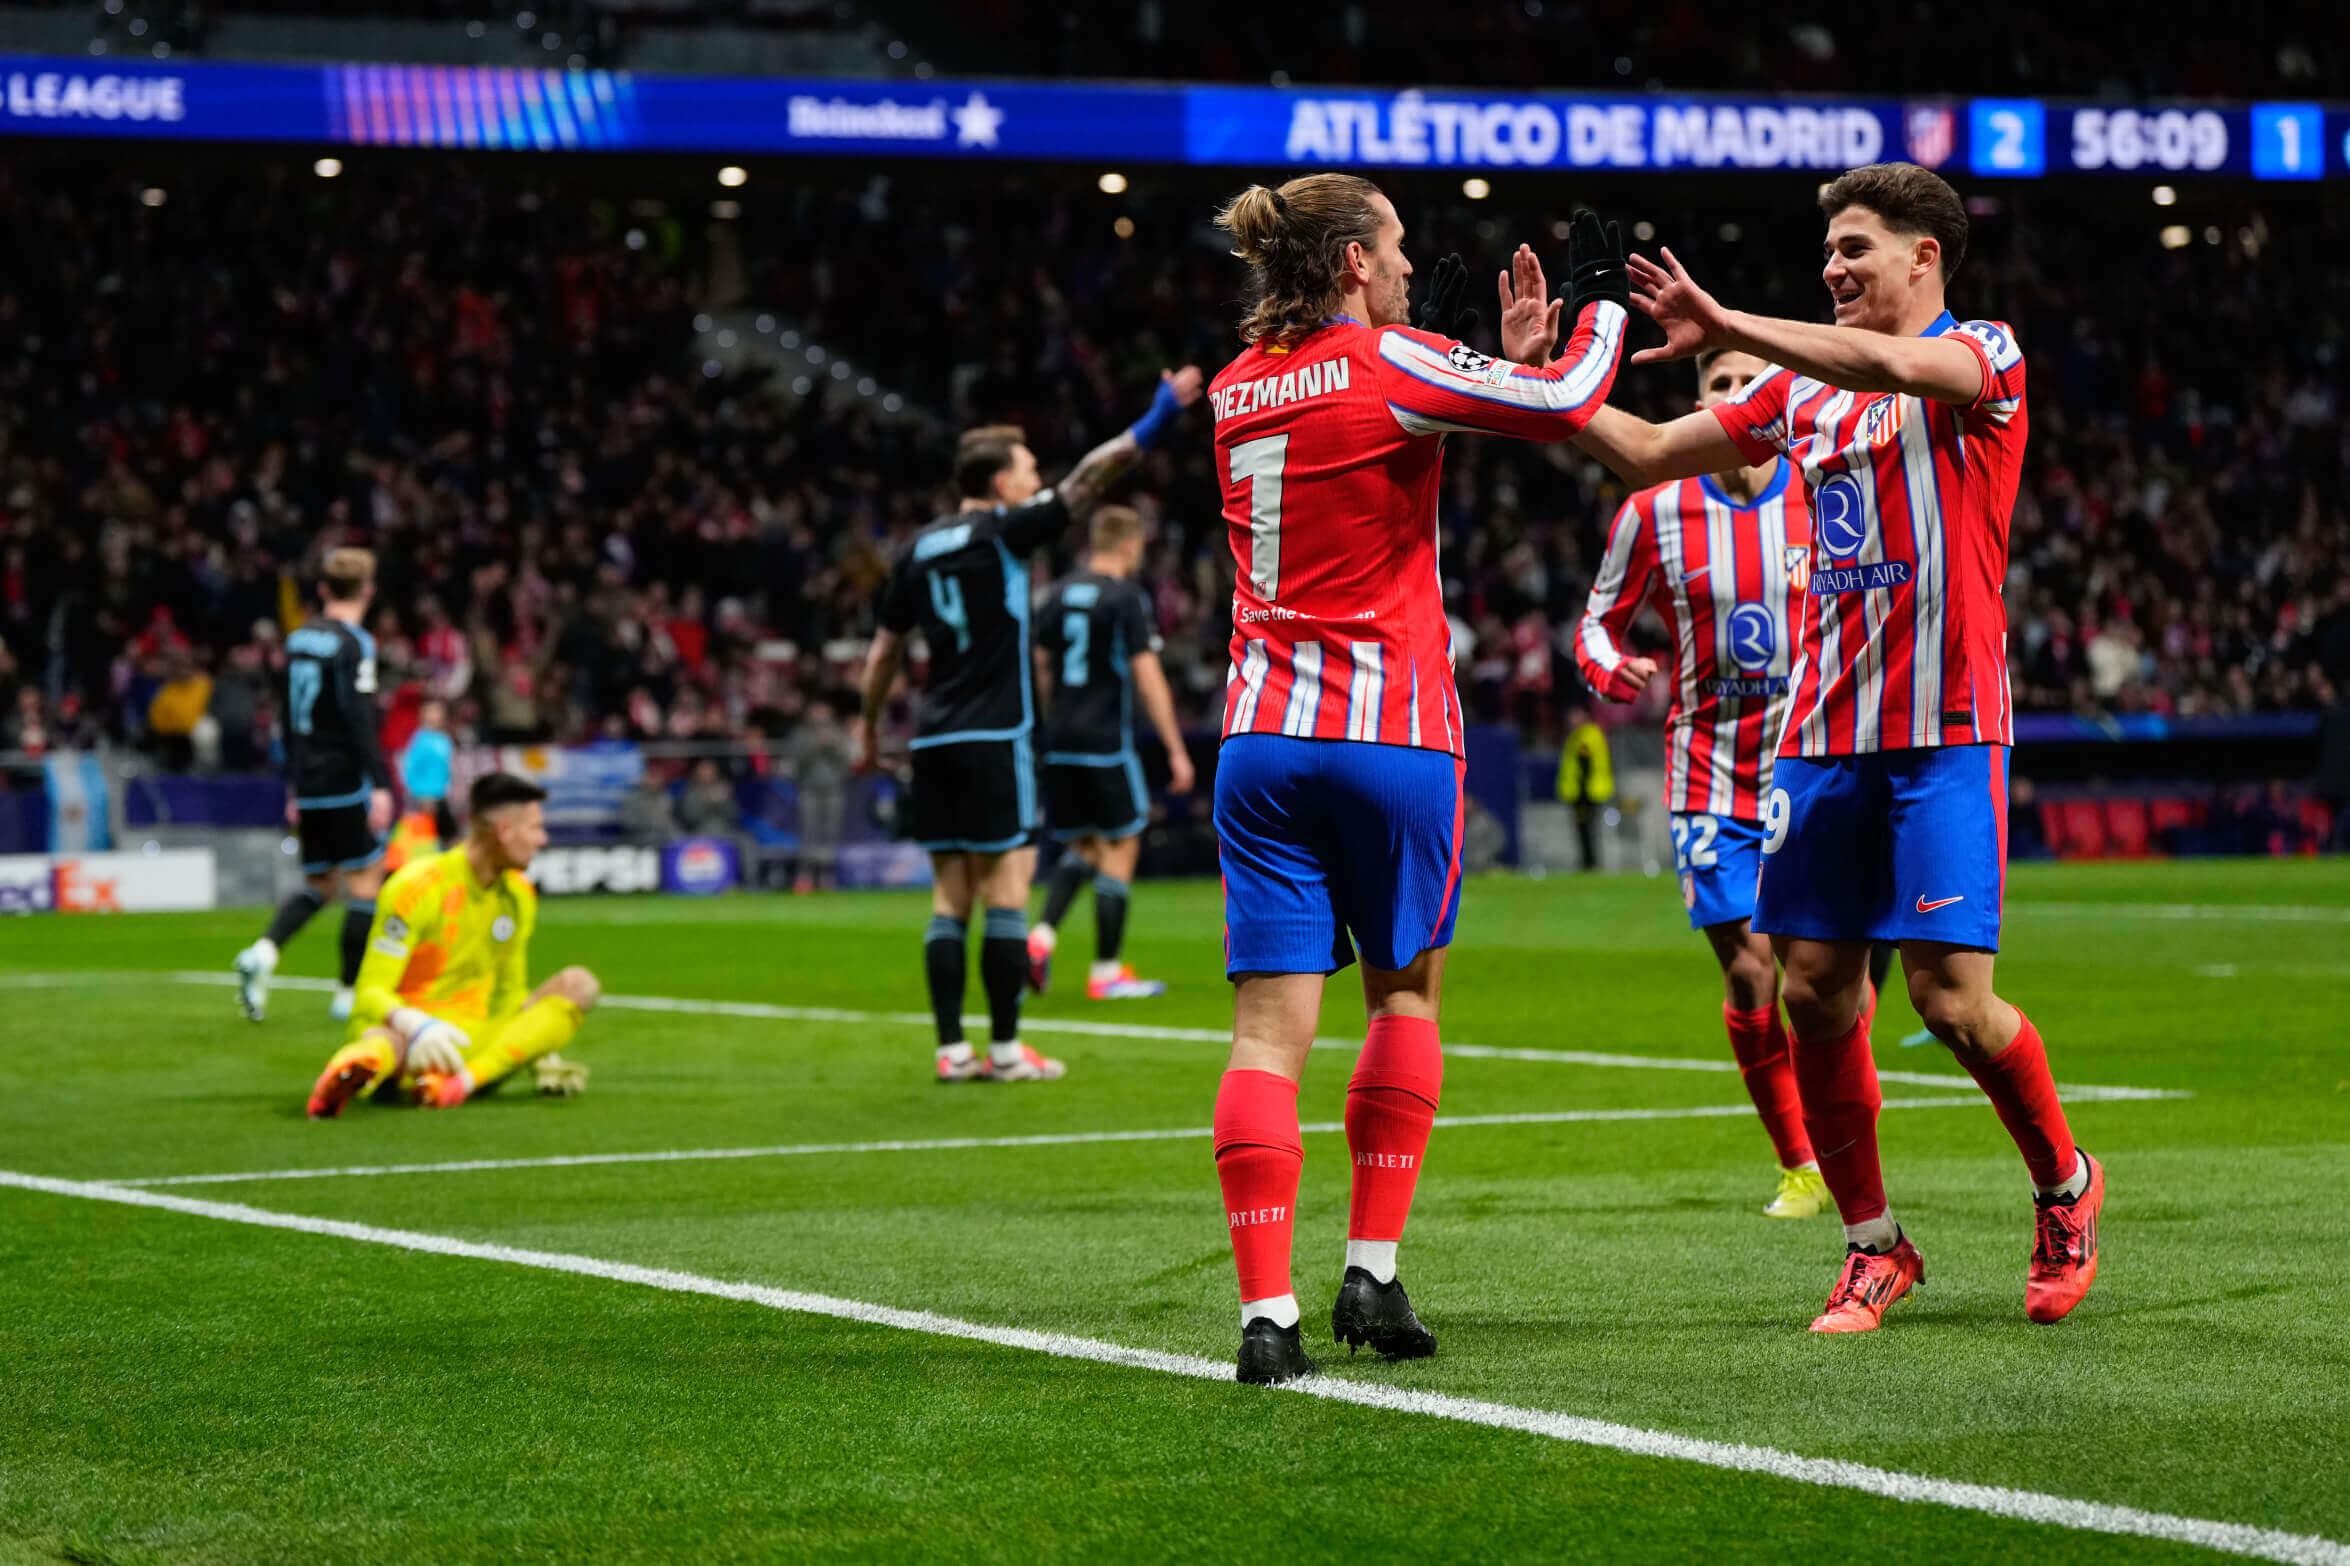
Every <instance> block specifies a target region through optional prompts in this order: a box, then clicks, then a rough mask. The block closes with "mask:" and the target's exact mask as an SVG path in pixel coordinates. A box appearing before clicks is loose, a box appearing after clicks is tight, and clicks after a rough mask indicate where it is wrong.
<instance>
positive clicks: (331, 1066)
mask: <svg viewBox="0 0 2350 1566" xmlns="http://www.w3.org/2000/svg"><path fill="white" fill-rule="evenodd" d="M391 1069H392V1051H391V1047H390V1046H389V1045H387V1044H385V1043H384V1042H383V1041H382V1040H380V1039H361V1040H360V1041H359V1042H358V1043H356V1044H346V1045H344V1046H343V1047H342V1048H341V1049H339V1050H337V1051H335V1058H334V1059H332V1060H330V1061H328V1062H327V1063H326V1069H325V1070H324V1071H322V1072H320V1073H319V1074H318V1080H317V1082H315V1083H313V1084H312V1085H311V1088H310V1118H311V1119H313V1120H332V1119H334V1117H335V1116H337V1115H339V1114H341V1113H342V1112H343V1106H344V1105H345V1104H348V1103H349V1102H351V1100H353V1099H355V1098H357V1097H358V1096H359V1095H360V1094H362V1093H364V1092H366V1091H367V1090H368V1089H370V1088H372V1087H374V1086H375V1085H376V1084H377V1083H378V1082H380V1081H382V1080H383V1076H384V1073H385V1072H387V1071H389V1070H391Z"/></svg>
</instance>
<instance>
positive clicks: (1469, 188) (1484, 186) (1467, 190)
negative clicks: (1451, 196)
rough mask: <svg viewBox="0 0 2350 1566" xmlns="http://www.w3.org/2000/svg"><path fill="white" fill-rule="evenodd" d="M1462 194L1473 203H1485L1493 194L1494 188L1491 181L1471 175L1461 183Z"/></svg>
mask: <svg viewBox="0 0 2350 1566" xmlns="http://www.w3.org/2000/svg"><path fill="white" fill-rule="evenodd" d="M1461 194H1462V195H1464V196H1466V197H1468V198H1469V199H1470V200H1471V201H1483V200H1484V199H1485V198H1486V197H1487V196H1490V195H1492V194H1493V186H1492V184H1491V183H1490V182H1489V181H1486V180H1481V179H1479V178H1477V177H1476V176H1475V175H1471V176H1470V177H1469V178H1467V179H1464V180H1462V181H1461Z"/></svg>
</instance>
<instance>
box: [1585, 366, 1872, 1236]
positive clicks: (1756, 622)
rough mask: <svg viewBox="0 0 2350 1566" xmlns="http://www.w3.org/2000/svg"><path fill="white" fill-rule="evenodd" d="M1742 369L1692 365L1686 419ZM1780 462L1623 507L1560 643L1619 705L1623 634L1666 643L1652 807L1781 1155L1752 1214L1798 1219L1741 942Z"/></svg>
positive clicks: (1773, 716)
mask: <svg viewBox="0 0 2350 1566" xmlns="http://www.w3.org/2000/svg"><path fill="white" fill-rule="evenodd" d="M1769 371H1770V366H1769V365H1767V364H1765V363H1763V361H1762V360H1760V359H1758V358H1756V357H1754V355H1752V354H1747V353H1739V352H1736V351H1734V350H1729V349H1707V350H1705V351H1703V352H1701V353H1700V354H1698V356H1697V388H1698V395H1697V406H1698V407H1700V408H1710V407H1712V406H1713V405H1714V404H1716V403H1719V402H1726V401H1728V400H1729V399H1730V398H1732V397H1735V396H1736V395H1738V394H1739V393H1740V392H1742V391H1744V390H1745V389H1746V388H1747V386H1748V385H1750V384H1752V383H1753V382H1754V381H1756V380H1758V379H1760V378H1761V377H1762V376H1764V375H1766V374H1768V373H1769ZM1805 494H1806V492H1805V490H1804V487H1803V485H1802V484H1801V483H1800V482H1796V481H1793V480H1792V477H1791V470H1790V469H1789V466H1788V464H1787V463H1786V461H1784V460H1783V459H1774V460H1773V461H1770V462H1765V463H1759V464H1756V465H1755V466H1752V467H1736V468H1731V469H1729V470H1727V471H1725V472H1722V473H1709V474H1703V475H1700V476H1699V477H1696V478H1686V479H1676V480H1674V481H1673V482H1672V483H1669V484H1659V485H1656V486H1655V487H1654V488H1651V489H1644V490H1641V491H1640V492H1638V493H1637V494H1635V495H1633V496H1632V498H1631V499H1629V500H1627V501H1625V502H1624V507H1623V509H1622V510H1621V511H1620V512H1618V513H1617V514H1616V520H1615V524H1614V525H1613V526H1612V527H1611V528H1610V529H1609V530H1608V541H1607V554H1606V556H1605V558H1603V559H1602V560H1601V562H1600V567H1599V576H1598V579H1597V580H1596V581H1594V582H1593V583H1592V585H1591V602H1590V605H1589V607H1588V608H1586V609H1585V611H1584V614H1583V623H1582V625H1581V626H1580V627H1578V629H1577V632H1576V636H1575V662H1576V663H1577V664H1578V665H1579V666H1580V667H1581V669H1582V671H1583V678H1584V681H1585V682H1586V683H1587V684H1589V685H1590V687H1591V688H1592V690H1594V691H1596V692H1597V693H1598V694H1599V695H1601V696H1602V697H1605V698H1607V699H1609V700H1612V701H1630V700H1631V699H1632V698H1633V697H1635V696H1637V695H1639V694H1640V691H1641V690H1642V689H1643V688H1644V687H1645V686H1646V685H1647V684H1648V682H1649V681H1650V680H1651V679H1654V678H1655V677H1656V676H1657V674H1658V672H1659V670H1658V665H1657V661H1656V660H1655V659H1653V658H1645V657H1640V656H1637V655H1632V654H1628V653H1627V652H1626V651H1625V648H1624V640H1625V636H1626V633H1628V632H1629V631H1630V630H1631V628H1632V622H1633V621H1634V620H1635V619H1637V618H1638V617H1639V616H1640V614H1641V613H1642V611H1644V610H1647V609H1654V610H1655V611H1656V613H1657V614H1658V616H1659V617H1661V618H1662V619H1663V621H1664V624H1665V630H1666V633H1667V635H1668V636H1669V637H1670V638H1671V641H1672V646H1673V652H1672V670H1671V676H1670V677H1671V680H1672V690H1673V705H1672V710H1671V711H1670V712H1669V713H1668V714H1667V715H1666V718H1665V809H1666V811H1667V812H1668V813H1669V814H1670V816H1671V818H1672V826H1673V857H1674V860H1675V861H1676V863H1675V869H1677V870H1678V871H1679V872H1680V876H1681V902H1682V905H1683V906H1684V907H1685V908H1687V909H1688V911H1689V927H1690V928H1691V929H1693V930H1702V931H1704V932H1705V936H1706V939H1707V940H1708V941H1709V942H1710V943H1712V946H1713V951H1714V958H1715V960H1716V961H1718V962H1719V963H1720V964H1721V966H1722V980H1723V985H1724V988H1725V989H1726V991H1727V994H1726V996H1725V998H1724V1000H1723V1003H1722V1021H1723V1025H1724V1026H1725V1027H1726V1028H1727V1029H1728V1030H1729V1034H1730V1052H1731V1054H1732V1055H1733V1056H1734V1057H1736V1059H1737V1061H1738V1069H1739V1072H1740V1074H1741V1075H1742V1076H1743V1077H1744V1078H1745V1079H1746V1091H1747V1093H1748V1094H1749V1095H1750V1096H1752V1098H1753V1099H1754V1107H1755V1112H1756V1113H1757V1114H1759V1115H1760V1116H1761V1117H1762V1123H1763V1129H1764V1130H1765V1131H1766V1132H1767V1133H1769V1135H1770V1138H1771V1145H1772V1147H1773V1148H1774V1149H1776V1151H1777V1152H1778V1155H1779V1188H1778V1191H1777V1192H1776V1194H1774V1195H1773V1196H1772V1198H1771V1200H1770V1202H1769V1203H1768V1204H1767V1205H1766V1206H1765V1207H1764V1208H1763V1211H1764V1212H1765V1213H1767V1214H1768V1215H1769V1216H1771V1217H1773V1218H1810V1217H1813V1216H1815V1215H1816V1214H1818V1213H1819V1212H1820V1211H1822V1210H1823V1209H1824V1208H1825V1207H1826V1206H1827V1203H1828V1188H1827V1185H1826V1184H1825V1183H1824V1182H1823V1181H1822V1179H1821V1177H1820V1171H1819V1165H1818V1164H1817V1163H1815V1162H1813V1160H1812V1155H1811V1140H1810V1138H1809V1137H1808V1136H1807V1135H1806V1134H1805V1132H1804V1129H1803V1106H1802V1103H1801V1100H1800V1099H1799V1098H1798V1096H1797V1094H1796V1088H1795V1068H1794V1066H1793V1064H1792V1063H1791V1062H1790V1060H1789V1058H1788V1050H1787V1029H1786V1025H1785V1024H1784V1023H1783V1022H1782V1021H1781V1020H1780V1016H1779V963H1778V959H1777V958H1776V957H1774V956H1773V955H1772V953H1771V940H1770V937H1769V936H1767V935H1757V934H1755V933H1754V930H1753V927H1752V920H1753V917H1754V888H1755V881H1756V879H1757V878H1758V876H1759V875H1760V873H1761V870H1762V844H1763V820H1762V817H1763V811H1762V801H1763V797H1764V795H1765V794H1766V793H1767V792H1768V791H1769V789H1770V784H1771V760H1772V757H1773V756H1774V755H1775V754H1776V753H1777V751H1778V748H1779V731H1780V730H1781V729H1782V728H1783V727H1785V724H1786V717H1787V688H1788V677H1789V674H1790V672H1791V671H1792V669H1793V666H1794V660H1795V651H1796V643H1797V641H1798V639H1799V638H1800V637H1801V635H1802V628H1803V588H1804V582H1805V579H1806V578H1807V576H1808V575H1809V574H1810V567H1811V513H1810V510H1809V509H1808V508H1807V507H1806V505H1805V503H1804V501H1805Z"/></svg>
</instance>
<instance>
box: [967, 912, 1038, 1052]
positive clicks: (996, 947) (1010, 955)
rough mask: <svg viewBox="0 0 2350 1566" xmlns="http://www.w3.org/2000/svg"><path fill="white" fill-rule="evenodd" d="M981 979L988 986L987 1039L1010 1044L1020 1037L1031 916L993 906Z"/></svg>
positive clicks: (981, 947) (983, 944)
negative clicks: (1021, 1005)
mask: <svg viewBox="0 0 2350 1566" xmlns="http://www.w3.org/2000/svg"><path fill="white" fill-rule="evenodd" d="M979 982H980V983H981V984H983V985H985V986H986V987H987V1021H988V1035H987V1036H988V1038H989V1039H990V1040H991V1041H992V1042H994V1043H997V1044H1009V1043H1011V1042H1012V1040H1014V1039H1016V1038H1018V1037H1019V1036H1020V996H1021V994H1022V992H1023V991H1025V990H1026V989H1027V988H1028V915H1026V914H1024V913H1022V912H1021V911H1020V910H1019V909H1017V908H990V909H989V910H988V911H987V925H986V934H985V935H984V936H983V938H982V939H981V940H980V942H979Z"/></svg>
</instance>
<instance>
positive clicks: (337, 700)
mask: <svg viewBox="0 0 2350 1566" xmlns="http://www.w3.org/2000/svg"><path fill="white" fill-rule="evenodd" d="M319 592H320V598H321V601H322V609H323V612H322V613H321V614H319V616H318V617H317V618H315V619H313V620H311V621H310V622H309V623H308V624H307V625H304V626H303V627H302V628H301V629H300V630H298V631H296V632H294V634H293V635H291V636H289V637H287V638H286V709H285V711H286V726H285V743H286V782H287V786H288V790H289V792H290V794H291V796H292V803H291V804H290V805H288V807H287V815H288V816H289V817H290V818H291V819H292V820H293V821H294V823H295V834H296V836H297V837H298V838H299V839H300V840H301V844H302V874H303V876H304V877H305V878H306V882H305V884H304V886H303V887H302V889H301V890H300V891H298V892H296V893H294V895H293V896H291V897H289V898H287V899H286V900H285V901H284V902H283V903H281V904H279V905H278V910H277V913H276V915H275V916H274V917H272V918H271V919H270V921H269V929H268V930H267V931H266V932H264V933H263V935H262V937H261V939H259V940H257V941H255V942H254V943H253V944H252V945H250V946H248V947H246V948H245V949H244V950H243V951H241V952H239V953H237V957H236V963H235V969H236V975H237V1005H238V1006H239V1007H240V1008H241V1009H242V1010H243V1011H244V1013H245V1015H246V1016H247V1017H250V1018H251V1019H252V1020H253V1021H255V1022H259V1021H260V1020H261V1019H262V1016H263V1014H264V1013H265V1011H266V1010H267V1007H268V1005H269V979H270V975H271V974H273V973H275V972H276V971H277V960H278V951H279V949H280V948H281V947H283V946H284V945H285V943H286V942H288V941H290V940H292V939H293V938H294V936H295V935H296V934H297V933H299V932H300V930H301V928H302V927H303V926H304V925H306V924H308V923H309V922H310V919H311V916H312V915H314V914H316V913H317V912H318V911H319V910H320V909H321V908H324V907H325V906H326V905H327V904H328V903H329V902H330V901H332V900H333V899H334V898H335V897H337V896H338V895H339V896H341V897H343V898H344V899H345V900H346V901H345V904H344V908H343V945H342V958H343V961H342V970H341V977H340V982H339V983H338V984H337V986H336V988H335V994H334V1000H333V1002H332V1005H331V1007H330V1012H331V1015H332V1016H333V1017H334V1018H335V1020H336V1021H338V1022H340V1021H341V1020H343V1019H344V1018H346V1017H348V1016H350V1015H351V997H352V986H353V985H355V984H356V983H357V982H358V977H359V958H360V955H361V953H362V952H364V951H365V950H366V947H367V926H368V922H369V921H370V920H372V919H373V918H374V917H375V894H376V891H377V890H378V888H380V887H381V886H382V885H383V854H384V845H383V836H384V832H385V830H386V829H387V828H388V827H390V826H391V824H392V773H391V768H389V767H387V766H386V765H384V753H383V742H382V741H381V740H380V739H379V738H378V737H377V734H376V713H375V638H374V637H372V636H370V635H368V634H367V632H366V631H365V630H364V629H363V628H362V627H361V624H360V622H361V621H362V620H364V619H365V618H366V616H367V605H368V602H369V600H371V599H372V598H374V596H375V556H374V555H373V554H371V553H370V552H368V551H367V550H364V549H337V550H335V551H333V552H332V553H330V554H329V555H328V556H327V557H326V573H325V577H324V580H323V581H322V583H321V584H320V589H319Z"/></svg>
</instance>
